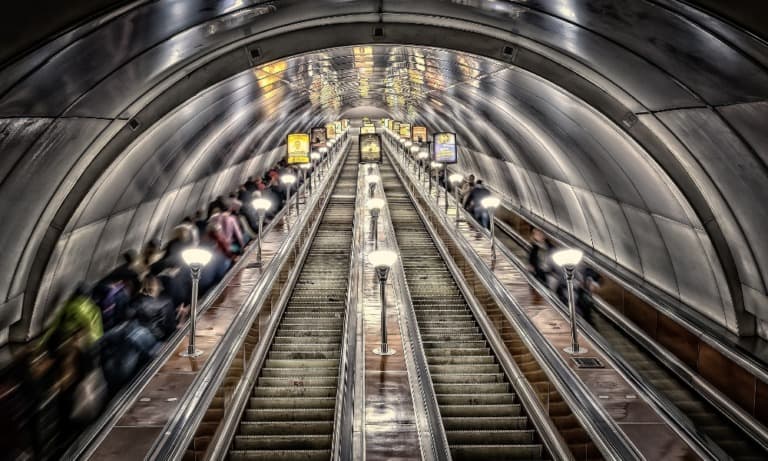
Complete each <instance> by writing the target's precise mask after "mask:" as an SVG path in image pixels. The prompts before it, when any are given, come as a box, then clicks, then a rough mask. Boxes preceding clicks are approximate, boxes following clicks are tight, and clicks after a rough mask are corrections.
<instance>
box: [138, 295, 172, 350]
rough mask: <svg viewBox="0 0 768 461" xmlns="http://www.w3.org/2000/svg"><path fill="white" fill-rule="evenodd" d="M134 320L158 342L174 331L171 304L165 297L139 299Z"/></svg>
mask: <svg viewBox="0 0 768 461" xmlns="http://www.w3.org/2000/svg"><path fill="white" fill-rule="evenodd" d="M136 319H137V320H138V321H139V323H140V324H141V325H142V326H144V327H146V328H147V329H149V331H150V332H151V333H152V335H153V336H154V337H155V338H157V339H158V340H163V339H165V338H167V337H168V336H170V335H171V333H173V332H174V330H175V329H176V321H175V320H176V314H175V310H174V308H173V302H172V301H171V300H170V299H169V298H166V297H157V298H153V297H151V296H142V297H140V298H139V300H138V301H137V305H136Z"/></svg>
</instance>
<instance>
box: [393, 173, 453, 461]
mask: <svg viewBox="0 0 768 461" xmlns="http://www.w3.org/2000/svg"><path fill="white" fill-rule="evenodd" d="M390 163H391V162H390ZM392 169H393V171H395V172H396V170H395V168H394V167H393V168H392ZM382 178H383V176H382ZM382 194H383V191H382ZM389 208H390V202H389V201H388V200H387V201H385V205H384V208H382V210H381V215H380V217H379V222H380V223H384V222H385V221H386V222H388V223H389V225H388V226H383V227H384V229H385V234H386V239H387V242H388V245H389V248H390V249H391V250H393V251H395V252H397V253H398V254H400V248H399V247H398V244H397V237H396V236H395V231H394V226H393V225H392V221H391V218H390V216H391V214H390V213H391V212H390V209H389ZM385 218H390V219H389V220H386V219H385ZM390 274H391V277H393V278H394V285H395V286H397V287H399V288H400V290H402V291H401V295H400V297H399V301H400V303H401V304H402V306H403V309H402V310H401V312H402V314H403V315H404V316H405V321H406V326H407V337H408V338H409V339H410V341H409V346H410V348H411V352H412V354H411V355H412V356H413V362H414V364H413V365H414V367H415V368H416V380H417V381H418V390H419V393H420V394H421V400H422V402H423V403H424V408H423V410H424V412H426V415H425V416H426V422H427V425H428V426H429V437H430V442H431V443H430V446H429V447H428V448H427V449H425V447H424V446H423V445H422V446H421V448H422V458H423V459H424V460H425V461H431V460H441V461H450V460H451V459H452V458H451V450H450V446H449V444H448V438H447V436H446V433H445V427H444V426H443V418H442V416H441V414H440V406H439V404H438V402H437V395H436V394H435V388H434V386H433V382H432V375H431V374H430V371H429V363H428V362H427V358H426V352H425V351H424V343H423V341H422V339H421V331H420V329H419V326H418V321H417V319H416V312H415V309H414V308H413V304H412V302H411V299H412V298H411V291H410V289H409V288H408V283H407V281H406V280H405V269H404V267H403V260H402V258H398V259H397V261H396V262H395V267H394V268H393V270H391V271H390ZM405 339H406V336H403V340H404V342H403V347H405ZM403 352H404V353H405V351H403ZM414 408H415V409H418V408H419V406H417V405H416V402H414ZM418 417H419V415H417V418H418Z"/></svg>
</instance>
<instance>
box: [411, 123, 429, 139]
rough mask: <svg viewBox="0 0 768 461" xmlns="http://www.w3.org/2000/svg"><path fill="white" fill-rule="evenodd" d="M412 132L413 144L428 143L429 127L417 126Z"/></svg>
mask: <svg viewBox="0 0 768 461" xmlns="http://www.w3.org/2000/svg"><path fill="white" fill-rule="evenodd" d="M411 131H413V142H418V143H423V142H427V127H425V126H415V127H413V130H411Z"/></svg>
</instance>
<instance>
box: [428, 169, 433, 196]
mask: <svg viewBox="0 0 768 461" xmlns="http://www.w3.org/2000/svg"><path fill="white" fill-rule="evenodd" d="M428 197H432V165H431V164H430V165H429V195H428Z"/></svg>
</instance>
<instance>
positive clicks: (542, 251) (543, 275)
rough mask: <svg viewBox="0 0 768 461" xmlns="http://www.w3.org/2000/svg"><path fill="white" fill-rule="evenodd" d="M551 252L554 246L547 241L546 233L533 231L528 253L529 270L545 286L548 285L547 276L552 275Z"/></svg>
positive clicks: (537, 230)
mask: <svg viewBox="0 0 768 461" xmlns="http://www.w3.org/2000/svg"><path fill="white" fill-rule="evenodd" d="M551 251H552V244H551V243H550V242H549V240H547V238H546V236H545V235H544V232H542V231H541V230H540V229H536V228H534V229H533V230H532V231H531V249H530V250H529V251H528V270H529V271H530V272H531V273H532V274H533V275H534V277H536V279H537V280H539V281H540V282H541V283H544V284H547V276H548V275H549V273H550V264H549V257H550V253H551Z"/></svg>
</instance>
